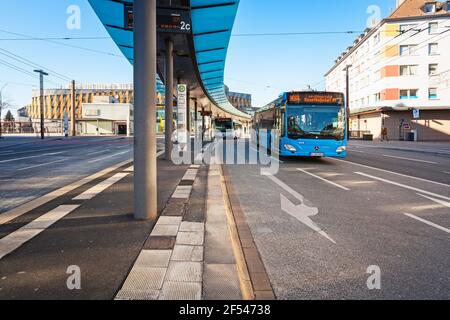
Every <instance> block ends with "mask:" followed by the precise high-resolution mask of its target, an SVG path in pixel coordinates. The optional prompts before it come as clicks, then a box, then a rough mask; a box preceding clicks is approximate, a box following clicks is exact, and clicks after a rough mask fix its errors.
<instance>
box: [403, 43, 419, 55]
mask: <svg viewBox="0 0 450 320" xmlns="http://www.w3.org/2000/svg"><path fill="white" fill-rule="evenodd" d="M416 51H417V46H416V45H412V44H410V45H403V46H400V55H401V56H412V55H414V54H415V53H416Z"/></svg>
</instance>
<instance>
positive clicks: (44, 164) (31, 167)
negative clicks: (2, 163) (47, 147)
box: [17, 159, 67, 171]
mask: <svg viewBox="0 0 450 320" xmlns="http://www.w3.org/2000/svg"><path fill="white" fill-rule="evenodd" d="M63 161H67V159H62V160H57V161H52V162H47V163H41V164H37V165H35V166H30V167H25V168H21V169H17V170H18V171H24V170H29V169H34V168H39V167H44V166H48V165H51V164H54V163H58V162H63Z"/></svg>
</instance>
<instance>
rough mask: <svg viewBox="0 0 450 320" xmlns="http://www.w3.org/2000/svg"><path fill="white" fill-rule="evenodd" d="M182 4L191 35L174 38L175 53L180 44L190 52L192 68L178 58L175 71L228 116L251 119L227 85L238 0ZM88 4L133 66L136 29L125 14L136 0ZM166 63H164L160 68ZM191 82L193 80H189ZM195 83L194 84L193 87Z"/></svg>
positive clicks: (200, 0) (160, 3)
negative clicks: (235, 104)
mask: <svg viewBox="0 0 450 320" xmlns="http://www.w3.org/2000/svg"><path fill="white" fill-rule="evenodd" d="M180 1H181V2H180V3H179V5H178V8H182V7H183V6H182V5H183V4H185V5H186V6H185V7H184V8H185V9H186V10H189V11H190V13H191V19H192V33H191V34H189V35H182V36H179V37H178V38H177V39H175V40H174V42H175V46H176V48H175V50H177V45H178V52H182V51H185V50H188V51H189V55H188V56H189V57H190V58H191V59H189V60H188V64H189V66H187V62H186V61H187V60H186V54H183V55H180V56H179V57H178V56H177V55H175V59H177V60H178V61H176V62H175V70H177V68H178V69H179V72H181V73H182V74H183V75H182V78H183V80H185V79H186V81H188V83H189V82H190V83H189V86H190V89H191V90H196V91H197V93H198V92H201V95H203V96H206V97H207V98H208V99H209V100H210V102H211V103H212V104H213V105H215V106H216V107H217V108H218V109H220V110H221V111H223V112H225V113H226V114H228V115H232V116H235V117H239V118H244V119H249V118H250V116H249V115H248V114H246V113H243V112H241V111H239V110H238V109H236V108H235V107H233V106H232V105H231V103H230V102H229V101H228V98H227V96H226V92H225V85H224V72H225V62H226V57H227V52H228V45H229V42H230V38H231V31H232V28H233V25H234V21H235V17H236V13H237V9H238V6H239V0H234V1H230V0H228V1H227V0H190V1H188V0H180ZM165 2H167V1H165V0H158V1H157V4H158V6H165V7H166V6H167V4H166V3H165ZM173 2H175V1H173ZM89 3H90V4H91V6H92V8H93V9H94V11H95V12H96V13H97V15H98V17H99V18H100V20H101V22H102V23H103V25H104V26H105V28H106V29H107V31H108V33H109V34H110V35H111V37H112V39H113V40H114V42H115V43H116V44H117V46H118V47H119V48H120V50H121V51H122V53H123V55H124V56H125V57H126V58H127V59H128V61H129V62H130V63H131V64H133V57H134V52H133V51H134V50H133V49H134V42H133V41H134V40H133V30H132V29H129V28H127V27H126V23H127V21H126V14H125V8H126V6H132V5H133V1H132V0H128V1H123V0H89ZM163 41H164V39H163V38H162V37H161V39H160V40H159V41H158V44H159V45H158V47H159V48H158V50H161V51H163V49H164V46H163V45H162V44H163V43H164V42H163ZM160 56H161V55H160ZM183 57H184V59H183ZM163 64H164V62H162V63H160V64H159V65H163ZM158 69H159V70H161V69H162V68H161V67H159V68H158ZM181 69H183V70H181ZM186 70H188V71H186ZM186 73H188V75H186ZM159 76H160V77H161V78H162V79H163V77H164V74H163V73H162V72H159ZM190 79H191V80H192V79H194V80H192V81H190ZM194 82H195V84H192V83H194Z"/></svg>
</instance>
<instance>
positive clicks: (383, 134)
mask: <svg viewBox="0 0 450 320" xmlns="http://www.w3.org/2000/svg"><path fill="white" fill-rule="evenodd" d="M384 141H387V142H389V137H388V129H387V128H386V127H383V128H382V129H381V142H384Z"/></svg>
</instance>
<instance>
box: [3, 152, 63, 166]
mask: <svg viewBox="0 0 450 320" xmlns="http://www.w3.org/2000/svg"><path fill="white" fill-rule="evenodd" d="M65 152H67V151H62V152H53V153H44V154H40V155H38V156H30V157H24V158H15V159H9V160H2V161H0V163H6V162H14V161H19V160H25V159H32V158H40V157H44V156H55V155H58V154H61V153H65Z"/></svg>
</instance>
